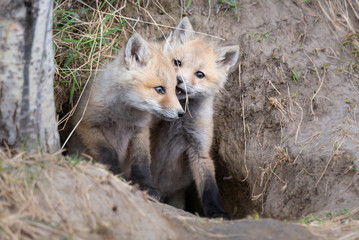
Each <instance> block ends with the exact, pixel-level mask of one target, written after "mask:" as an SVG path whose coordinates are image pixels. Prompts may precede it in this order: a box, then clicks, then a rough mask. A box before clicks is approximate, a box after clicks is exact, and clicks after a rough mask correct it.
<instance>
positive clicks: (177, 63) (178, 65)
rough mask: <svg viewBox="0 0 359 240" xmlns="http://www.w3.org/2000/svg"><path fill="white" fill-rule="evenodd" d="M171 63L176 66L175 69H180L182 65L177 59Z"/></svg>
mask: <svg viewBox="0 0 359 240" xmlns="http://www.w3.org/2000/svg"><path fill="white" fill-rule="evenodd" d="M173 63H174V64H175V66H177V67H180V66H181V65H182V63H181V61H180V60H177V59H175V60H174V61H173Z"/></svg>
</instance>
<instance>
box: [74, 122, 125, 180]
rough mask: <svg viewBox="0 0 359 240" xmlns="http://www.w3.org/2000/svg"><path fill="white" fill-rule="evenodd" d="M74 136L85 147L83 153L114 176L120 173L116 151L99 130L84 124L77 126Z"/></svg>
mask: <svg viewBox="0 0 359 240" xmlns="http://www.w3.org/2000/svg"><path fill="white" fill-rule="evenodd" d="M75 134H76V135H77V136H78V137H79V138H80V141H81V142H82V145H84V146H85V152H88V153H89V155H90V156H92V157H93V158H94V159H95V160H97V161H99V162H101V163H102V164H104V165H105V166H106V167H107V168H108V169H109V170H110V171H111V172H113V173H114V174H119V173H121V172H122V171H121V166H120V162H119V158H118V154H117V152H116V150H115V149H114V148H113V147H112V146H111V145H110V144H109V143H108V141H107V140H106V139H105V137H104V135H103V133H102V131H101V130H100V129H99V128H96V127H89V126H86V123H85V122H84V123H83V124H80V125H79V126H78V128H77V129H76V132H75Z"/></svg>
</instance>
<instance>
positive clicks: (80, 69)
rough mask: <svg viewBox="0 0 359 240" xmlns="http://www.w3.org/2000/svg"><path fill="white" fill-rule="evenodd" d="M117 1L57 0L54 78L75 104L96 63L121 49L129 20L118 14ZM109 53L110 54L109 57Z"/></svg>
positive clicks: (55, 83)
mask: <svg viewBox="0 0 359 240" xmlns="http://www.w3.org/2000/svg"><path fill="white" fill-rule="evenodd" d="M113 4H119V3H118V1H115V0H111V1H99V5H98V6H96V5H95V1H94V2H93V4H92V5H87V4H86V3H84V2H82V1H77V2H75V3H73V4H72V6H68V5H69V4H67V3H66V1H60V0H55V2H54V17H53V18H54V24H53V34H54V44H53V49H54V53H55V67H56V73H55V81H54V86H55V87H57V86H59V87H61V88H62V89H63V90H64V91H65V92H66V93H67V94H66V96H68V103H70V104H73V100H74V95H75V93H76V91H81V87H82V86H83V84H84V82H85V80H86V79H87V78H88V76H89V75H90V73H91V71H92V70H93V69H95V68H96V67H97V63H98V62H100V63H104V62H106V61H108V56H111V55H113V54H114V52H116V51H117V50H119V48H120V46H121V42H122V40H123V36H122V31H123V27H124V25H125V23H126V21H125V20H123V19H121V17H120V16H118V15H116V14H115V11H116V9H117V7H118V6H117V5H113ZM106 56H107V57H106Z"/></svg>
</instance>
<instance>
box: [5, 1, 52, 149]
mask: <svg viewBox="0 0 359 240" xmlns="http://www.w3.org/2000/svg"><path fill="white" fill-rule="evenodd" d="M52 4H53V2H52V0H1V2H0V141H1V143H3V142H4V141H5V142H6V143H7V144H8V145H10V146H14V147H19V146H26V148H27V149H29V150H31V151H36V150H44V151H47V152H54V151H56V150H57V149H59V136H58V132H57V122H56V119H55V105H54V95H53V74H54V62H53V52H52V51H53V50H52Z"/></svg>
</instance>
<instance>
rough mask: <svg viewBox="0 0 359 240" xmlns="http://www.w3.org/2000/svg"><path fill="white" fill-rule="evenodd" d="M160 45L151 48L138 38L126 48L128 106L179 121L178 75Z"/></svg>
mask: <svg viewBox="0 0 359 240" xmlns="http://www.w3.org/2000/svg"><path fill="white" fill-rule="evenodd" d="M159 48H160V47H159V46H157V45H151V44H148V43H147V42H146V41H144V40H143V39H142V38H141V37H140V36H139V35H138V34H135V35H133V36H132V37H131V38H130V39H129V41H128V43H127V45H126V48H125V52H124V61H125V67H126V68H127V71H126V72H127V77H126V78H127V79H128V80H127V81H125V84H126V86H125V87H124V88H122V89H126V92H124V94H125V95H126V97H127V104H128V105H131V106H133V107H134V108H137V109H140V110H143V111H146V112H149V113H151V114H153V115H155V116H157V117H159V118H162V119H165V120H174V119H178V118H179V117H180V116H182V115H183V113H184V111H183V108H182V106H181V105H180V103H179V101H178V99H177V97H176V73H175V71H174V69H173V67H172V66H171V64H170V60H169V59H168V57H167V56H165V55H164V53H163V51H162V49H159Z"/></svg>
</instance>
